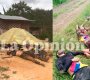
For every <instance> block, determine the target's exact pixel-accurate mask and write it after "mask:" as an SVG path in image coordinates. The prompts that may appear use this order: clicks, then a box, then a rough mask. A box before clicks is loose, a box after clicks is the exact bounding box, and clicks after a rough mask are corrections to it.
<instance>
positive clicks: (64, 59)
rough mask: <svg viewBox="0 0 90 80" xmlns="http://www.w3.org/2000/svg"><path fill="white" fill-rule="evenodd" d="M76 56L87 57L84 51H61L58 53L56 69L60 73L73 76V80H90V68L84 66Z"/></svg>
mask: <svg viewBox="0 0 90 80" xmlns="http://www.w3.org/2000/svg"><path fill="white" fill-rule="evenodd" d="M76 55H85V52H84V51H80V52H78V51H77V52H71V51H69V52H67V53H65V51H62V50H59V51H58V52H57V61H56V67H57V69H58V70H59V71H60V73H64V72H68V73H69V74H70V75H71V76H73V80H90V67H89V66H88V65H86V64H82V63H81V62H80V59H79V58H76V57H75V56H76Z"/></svg>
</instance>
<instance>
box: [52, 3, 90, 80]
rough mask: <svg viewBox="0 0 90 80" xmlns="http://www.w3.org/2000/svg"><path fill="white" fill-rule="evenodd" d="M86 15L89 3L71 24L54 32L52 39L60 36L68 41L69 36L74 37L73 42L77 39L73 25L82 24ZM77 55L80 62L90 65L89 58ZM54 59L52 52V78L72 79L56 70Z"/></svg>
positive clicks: (88, 10) (57, 79)
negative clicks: (58, 31)
mask: <svg viewBox="0 0 90 80" xmlns="http://www.w3.org/2000/svg"><path fill="white" fill-rule="evenodd" d="M87 16H90V4H89V5H87V6H86V8H85V9H84V11H83V12H82V13H81V14H80V16H78V17H77V18H76V19H75V20H74V21H73V22H72V23H71V24H69V25H68V27H67V28H66V29H65V30H64V31H62V32H60V33H57V34H54V37H53V39H54V41H58V42H60V40H61V38H64V39H65V42H66V43H67V42H69V40H70V39H71V38H73V39H74V41H73V42H76V41H78V40H77V36H76V31H75V27H76V25H77V24H82V23H83V22H84V21H85V19H86V17H87ZM85 26H87V27H89V26H90V21H89V22H87V24H86V25H85ZM79 57H80V59H81V62H82V63H85V64H88V65H90V59H86V58H84V57H82V56H79ZM55 61H56V57H55V54H54V68H53V69H54V73H53V75H54V80H72V79H71V77H70V76H69V75H68V74H67V73H66V74H63V75H62V74H60V73H59V72H58V70H57V69H56V67H55Z"/></svg>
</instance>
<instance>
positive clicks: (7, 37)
mask: <svg viewBox="0 0 90 80" xmlns="http://www.w3.org/2000/svg"><path fill="white" fill-rule="evenodd" d="M0 41H5V43H7V44H8V43H12V42H16V43H18V44H22V43H23V41H28V42H30V43H32V44H33V43H35V42H40V41H41V40H39V39H37V38H36V37H34V36H33V35H32V34H30V33H29V32H27V31H26V30H24V29H21V28H12V29H10V30H8V31H6V32H5V33H3V34H2V35H1V36H0Z"/></svg>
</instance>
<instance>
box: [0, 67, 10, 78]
mask: <svg viewBox="0 0 90 80" xmlns="http://www.w3.org/2000/svg"><path fill="white" fill-rule="evenodd" d="M8 70H9V68H8V67H1V66H0V80H7V79H8V78H10V76H9V75H7V74H5V73H4V72H6V71H8Z"/></svg>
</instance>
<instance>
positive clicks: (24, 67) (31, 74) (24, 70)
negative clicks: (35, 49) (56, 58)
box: [0, 57, 52, 80]
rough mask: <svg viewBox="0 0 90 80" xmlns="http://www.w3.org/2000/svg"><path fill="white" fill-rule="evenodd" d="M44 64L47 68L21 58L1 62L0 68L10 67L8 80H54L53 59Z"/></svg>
mask: <svg viewBox="0 0 90 80" xmlns="http://www.w3.org/2000/svg"><path fill="white" fill-rule="evenodd" d="M42 63H44V64H45V67H42V66H40V65H37V64H35V63H33V62H32V61H28V60H24V59H22V58H19V57H12V58H6V59H2V60H0V66H4V67H9V71H7V72H6V74H8V75H9V76H10V78H8V79H7V80H52V59H50V60H49V61H48V63H46V62H42Z"/></svg>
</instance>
